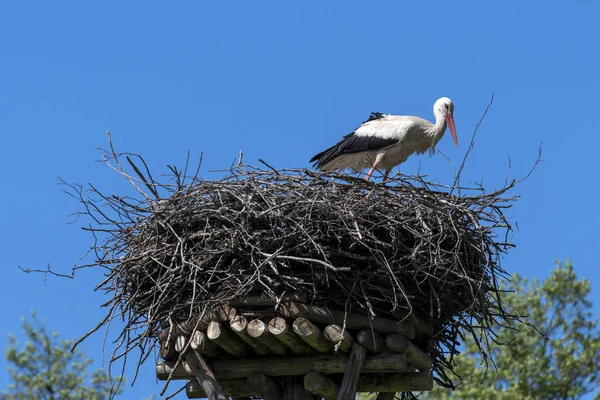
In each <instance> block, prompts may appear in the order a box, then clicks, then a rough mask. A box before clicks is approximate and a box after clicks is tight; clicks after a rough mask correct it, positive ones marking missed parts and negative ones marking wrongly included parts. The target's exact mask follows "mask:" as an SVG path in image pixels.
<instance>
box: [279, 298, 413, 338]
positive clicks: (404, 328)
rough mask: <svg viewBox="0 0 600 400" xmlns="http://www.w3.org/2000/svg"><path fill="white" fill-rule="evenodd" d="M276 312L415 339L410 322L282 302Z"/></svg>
mask: <svg viewBox="0 0 600 400" xmlns="http://www.w3.org/2000/svg"><path fill="white" fill-rule="evenodd" d="M278 311H279V312H280V313H281V315H283V316H285V317H290V318H298V317H305V318H307V319H309V320H311V321H313V322H317V323H321V324H337V325H341V326H343V325H344V322H345V326H346V328H348V329H371V327H372V328H373V329H374V330H375V331H377V332H380V333H398V334H401V335H403V336H405V337H407V338H409V339H413V338H414V337H415V328H414V327H413V325H412V324H411V323H410V322H407V321H404V322H398V321H394V320H391V319H387V318H381V317H375V318H369V317H368V316H367V315H363V314H346V313H344V312H343V311H337V310H328V309H326V308H322V307H316V306H309V305H307V304H302V303H297V302H291V301H288V302H282V303H281V305H280V307H279V308H278Z"/></svg>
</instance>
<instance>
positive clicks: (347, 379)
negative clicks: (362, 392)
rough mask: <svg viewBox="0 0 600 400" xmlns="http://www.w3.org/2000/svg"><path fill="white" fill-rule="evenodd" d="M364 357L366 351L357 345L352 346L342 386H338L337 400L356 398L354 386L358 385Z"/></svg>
mask: <svg viewBox="0 0 600 400" xmlns="http://www.w3.org/2000/svg"><path fill="white" fill-rule="evenodd" d="M366 355H367V349H365V348H364V347H362V346H361V345H359V344H358V343H354V344H353V345H352V351H351V352H350V360H349V361H348V366H347V367H346V372H345V373H344V378H343V379H342V386H340V391H339V393H338V397H337V400H354V399H355V398H356V385H357V384H358V378H359V376H360V371H361V370H362V367H363V364H364V362H365V357H366Z"/></svg>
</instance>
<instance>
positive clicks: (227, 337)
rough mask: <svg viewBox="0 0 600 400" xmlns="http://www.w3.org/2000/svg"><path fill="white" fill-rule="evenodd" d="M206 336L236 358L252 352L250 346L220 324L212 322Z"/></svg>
mask: <svg viewBox="0 0 600 400" xmlns="http://www.w3.org/2000/svg"><path fill="white" fill-rule="evenodd" d="M206 336H208V338H209V339H210V340H212V341H213V342H215V343H216V344H218V345H219V346H220V347H222V348H223V350H225V351H226V352H228V353H229V354H233V355H234V356H236V357H243V356H245V355H247V354H248V353H249V352H250V349H249V348H248V346H247V345H246V344H245V343H244V342H243V341H242V340H241V339H240V338H239V337H237V336H236V335H234V334H233V333H232V332H231V331H230V330H228V329H227V328H226V327H225V326H223V325H222V324H221V323H220V322H217V321H211V323H210V324H208V329H207V332H206Z"/></svg>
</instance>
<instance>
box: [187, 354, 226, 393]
mask: <svg viewBox="0 0 600 400" xmlns="http://www.w3.org/2000/svg"><path fill="white" fill-rule="evenodd" d="M185 360H186V361H187V363H188V365H189V366H190V368H191V370H192V371H193V372H194V375H196V379H197V380H198V383H199V384H200V386H202V389H203V390H204V393H206V395H207V396H208V399H209V400H228V397H227V395H226V394H225V392H224V391H223V389H222V388H221V386H219V382H217V379H216V378H215V375H214V374H213V372H212V371H211V369H210V367H209V366H208V364H207V363H206V361H204V359H203V358H202V355H201V354H200V353H198V352H197V351H196V350H192V351H188V352H187V353H185Z"/></svg>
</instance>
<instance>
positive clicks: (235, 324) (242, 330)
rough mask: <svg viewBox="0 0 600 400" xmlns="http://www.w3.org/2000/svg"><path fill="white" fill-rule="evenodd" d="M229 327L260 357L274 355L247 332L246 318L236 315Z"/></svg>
mask: <svg viewBox="0 0 600 400" xmlns="http://www.w3.org/2000/svg"><path fill="white" fill-rule="evenodd" d="M229 326H230V327H231V330H232V331H233V332H234V333H235V334H236V335H238V336H239V338H240V339H242V340H243V341H244V342H245V343H246V344H247V345H249V346H250V347H252V350H254V351H255V352H256V354H258V355H259V356H268V355H269V354H272V353H271V350H269V348H268V347H267V346H265V345H264V344H263V343H261V342H259V341H258V340H256V339H254V338H253V337H252V336H250V335H249V334H248V332H247V331H246V328H247V327H248V320H247V319H246V318H245V317H243V316H241V315H236V316H235V317H234V318H233V319H232V320H231V322H230V323H229Z"/></svg>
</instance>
